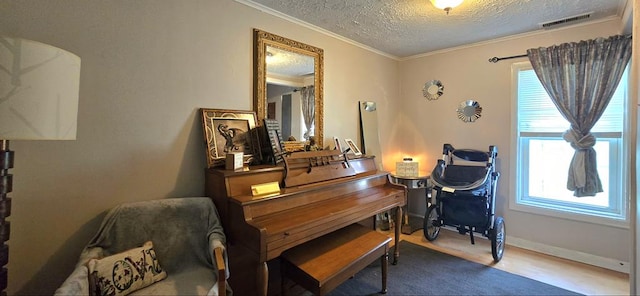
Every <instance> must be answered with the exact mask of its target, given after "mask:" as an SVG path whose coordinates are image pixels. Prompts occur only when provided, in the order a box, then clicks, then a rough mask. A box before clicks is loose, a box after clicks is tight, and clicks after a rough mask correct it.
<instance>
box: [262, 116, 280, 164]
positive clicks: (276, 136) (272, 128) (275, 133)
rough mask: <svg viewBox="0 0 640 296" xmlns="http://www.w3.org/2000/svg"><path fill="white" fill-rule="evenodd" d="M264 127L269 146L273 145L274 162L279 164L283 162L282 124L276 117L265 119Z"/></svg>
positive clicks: (272, 155)
mask: <svg viewBox="0 0 640 296" xmlns="http://www.w3.org/2000/svg"><path fill="white" fill-rule="evenodd" d="M264 128H265V129H266V131H267V138H268V140H269V146H270V147H271V157H272V159H273V160H272V163H273V164H278V163H280V162H282V160H283V159H282V155H283V154H284V152H283V149H282V135H280V124H279V123H278V121H277V120H275V119H268V118H265V119H264Z"/></svg>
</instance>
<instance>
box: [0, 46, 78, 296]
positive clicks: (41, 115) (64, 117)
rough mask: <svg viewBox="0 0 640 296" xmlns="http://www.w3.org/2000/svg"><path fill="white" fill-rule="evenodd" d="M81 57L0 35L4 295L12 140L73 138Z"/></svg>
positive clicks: (0, 286) (0, 278)
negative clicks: (10, 145) (10, 144)
mask: <svg viewBox="0 0 640 296" xmlns="http://www.w3.org/2000/svg"><path fill="white" fill-rule="evenodd" d="M79 86H80V58H79V57H78V56H76V55H74V54H72V53H69V52H67V51H65V50H62V49H59V48H56V47H53V46H50V45H46V44H43V43H39V42H35V41H30V40H25V39H19V38H10V37H2V36H0V294H1V295H6V291H5V290H6V288H7V285H8V270H7V267H6V265H7V264H8V263H9V246H8V245H7V241H8V240H9V232H10V223H9V221H6V218H7V217H9V216H10V215H11V198H9V197H8V196H7V194H8V193H9V192H11V190H12V181H13V176H12V175H11V174H10V173H9V169H11V168H13V154H14V153H13V151H11V150H10V149H9V140H12V141H13V140H75V139H76V126H77V124H76V123H77V116H78V92H79Z"/></svg>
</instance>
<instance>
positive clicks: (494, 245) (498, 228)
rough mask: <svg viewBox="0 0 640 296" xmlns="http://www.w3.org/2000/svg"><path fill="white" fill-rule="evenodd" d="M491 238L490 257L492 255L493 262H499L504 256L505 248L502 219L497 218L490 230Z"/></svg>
mask: <svg viewBox="0 0 640 296" xmlns="http://www.w3.org/2000/svg"><path fill="white" fill-rule="evenodd" d="M490 234H491V236H490V238H491V255H493V261H495V262H499V261H500V259H502V255H503V254H504V246H505V238H506V234H505V227H504V219H502V217H497V218H496V221H495V223H493V228H491V229H490Z"/></svg>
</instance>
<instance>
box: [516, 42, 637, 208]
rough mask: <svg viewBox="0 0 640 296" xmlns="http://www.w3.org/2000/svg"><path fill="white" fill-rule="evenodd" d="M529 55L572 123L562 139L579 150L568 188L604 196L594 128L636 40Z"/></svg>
mask: <svg viewBox="0 0 640 296" xmlns="http://www.w3.org/2000/svg"><path fill="white" fill-rule="evenodd" d="M527 55H528V56H529V60H530V61H531V65H532V66H533V69H534V70H535V72H536V74H537V76H538V79H540V81H541V82H542V85H543V86H544V88H545V90H546V91H547V93H549V97H551V100H552V101H553V103H554V104H555V105H556V107H557V108H558V110H559V111H560V113H561V114H562V116H564V118H565V119H567V121H569V123H570V124H571V127H570V128H569V129H568V130H567V131H566V132H565V133H564V136H563V137H564V139H565V140H566V141H567V142H569V143H571V147H573V148H574V149H575V154H574V155H573V159H572V160H571V165H570V166H569V176H568V180H567V189H569V190H571V191H573V192H574V195H575V196H594V195H596V193H598V192H602V184H601V183H600V177H599V176H598V170H597V166H596V151H595V150H594V149H593V145H595V142H596V138H595V137H594V136H593V135H592V134H591V128H592V127H593V126H594V125H595V123H596V122H597V121H598V119H600V116H602V113H603V112H604V110H605V109H606V107H607V105H608V104H609V101H610V100H611V97H612V96H613V93H614V92H615V90H616V88H617V86H618V83H619V82H620V77H622V74H623V72H624V69H625V67H626V65H627V63H628V62H629V58H630V57H631V37H630V36H619V35H618V36H612V37H609V38H606V39H605V38H598V39H594V40H587V41H580V42H577V43H575V42H573V43H564V44H560V45H556V46H552V47H547V48H545V47H541V48H533V49H529V50H527Z"/></svg>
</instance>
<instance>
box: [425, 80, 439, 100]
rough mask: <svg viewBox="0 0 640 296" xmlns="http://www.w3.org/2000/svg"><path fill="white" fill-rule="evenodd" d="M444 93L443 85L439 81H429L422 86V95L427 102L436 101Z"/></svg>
mask: <svg viewBox="0 0 640 296" xmlns="http://www.w3.org/2000/svg"><path fill="white" fill-rule="evenodd" d="M443 93H444V85H442V82H440V80H431V81H429V82H427V83H425V84H424V88H422V95H423V96H424V97H425V98H427V99H428V100H437V99H438V98H440V96H442V94H443Z"/></svg>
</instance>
